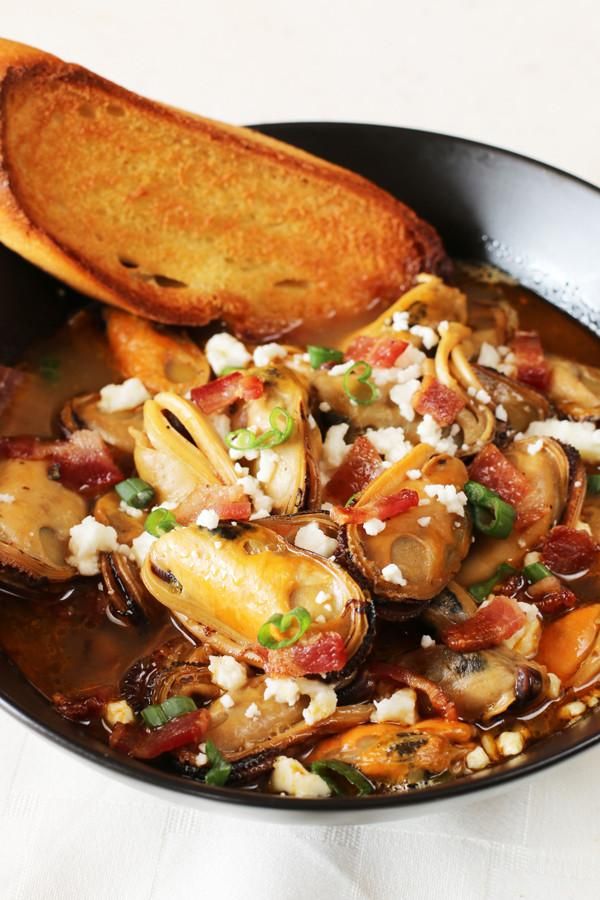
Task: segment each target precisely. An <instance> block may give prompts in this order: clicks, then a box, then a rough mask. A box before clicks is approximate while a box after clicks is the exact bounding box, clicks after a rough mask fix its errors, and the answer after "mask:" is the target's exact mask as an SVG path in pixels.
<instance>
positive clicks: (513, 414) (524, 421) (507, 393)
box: [473, 365, 551, 443]
mask: <svg viewBox="0 0 600 900" xmlns="http://www.w3.org/2000/svg"><path fill="white" fill-rule="evenodd" d="M473 368H474V370H475V372H476V373H477V376H478V378H479V380H480V381H481V384H482V385H483V387H484V388H485V390H486V391H487V392H488V394H489V395H490V397H491V398H492V404H493V406H494V408H496V407H497V406H499V405H502V406H503V407H504V409H505V410H506V414H507V420H506V421H505V422H503V421H499V422H498V428H497V432H496V437H497V439H499V440H497V442H498V443H506V439H507V437H508V435H509V434H510V433H512V434H516V433H518V432H524V431H527V428H528V427H529V425H530V424H531V422H535V421H537V420H539V419H547V418H548V417H549V416H550V414H551V407H550V404H549V403H548V401H547V399H546V398H545V397H544V395H543V394H540V393H539V392H538V391H536V390H534V389H533V388H532V387H529V385H526V384H523V383H522V382H520V381H514V380H513V379H512V378H508V377H507V376H506V375H501V374H500V372H496V370H495V369H488V368H486V367H485V366H478V365H476V366H474V367H473Z"/></svg>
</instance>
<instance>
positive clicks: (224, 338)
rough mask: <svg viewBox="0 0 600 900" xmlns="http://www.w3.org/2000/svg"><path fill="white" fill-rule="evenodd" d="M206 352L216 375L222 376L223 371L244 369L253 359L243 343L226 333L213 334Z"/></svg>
mask: <svg viewBox="0 0 600 900" xmlns="http://www.w3.org/2000/svg"><path fill="white" fill-rule="evenodd" d="M204 352H205V354H206V358H207V360H208V364H209V366H210V367H211V369H212V370H213V372H214V373H215V375H220V374H221V372H222V371H223V369H229V368H234V369H243V368H245V367H246V366H247V365H248V363H249V362H250V360H251V359H252V357H251V356H250V354H249V353H248V351H247V350H246V348H245V347H244V345H243V344H242V342H241V341H238V339H237V338H234V336H233V335H232V334H228V333H227V332H226V331H221V332H220V333H219V334H213V336H212V337H211V338H209V339H208V340H207V342H206V347H205V348H204Z"/></svg>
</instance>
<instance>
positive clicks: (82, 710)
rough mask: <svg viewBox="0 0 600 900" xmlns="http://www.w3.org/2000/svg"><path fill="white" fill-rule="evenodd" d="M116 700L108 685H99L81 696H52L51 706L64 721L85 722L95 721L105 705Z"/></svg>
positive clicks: (112, 690) (113, 690) (58, 694)
mask: <svg viewBox="0 0 600 900" xmlns="http://www.w3.org/2000/svg"><path fill="white" fill-rule="evenodd" d="M116 698H117V692H116V691H115V689H114V688H113V687H111V686H110V685H100V686H99V687H95V688H92V689H91V690H89V691H86V692H85V693H81V694H73V695H72V696H69V695H68V694H61V693H59V692H57V693H56V694H52V705H53V706H54V708H55V709H56V711H57V712H58V713H59V714H60V715H61V716H63V717H64V718H65V719H70V720H71V721H73V722H87V721H89V720H90V719H96V718H98V717H99V716H100V715H101V714H102V711H103V709H104V707H105V705H106V704H107V703H109V702H110V701H111V700H115V699H116Z"/></svg>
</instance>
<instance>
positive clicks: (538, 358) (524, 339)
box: [512, 331, 550, 391]
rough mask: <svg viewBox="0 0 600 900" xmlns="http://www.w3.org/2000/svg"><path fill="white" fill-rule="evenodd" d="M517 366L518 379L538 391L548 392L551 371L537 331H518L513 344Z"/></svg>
mask: <svg viewBox="0 0 600 900" xmlns="http://www.w3.org/2000/svg"><path fill="white" fill-rule="evenodd" d="M512 348H513V352H514V354H515V359H516V364H517V378H518V379H519V381H523V382H524V383H525V384H530V385H531V387H534V388H536V389H537V390H538V391H547V390H548V385H549V384H550V369H549V367H548V363H547V362H546V360H545V358H544V351H543V349H542V344H541V342H540V338H539V335H538V334H537V332H535V331H517V333H516V334H515V336H514V339H513V344H512Z"/></svg>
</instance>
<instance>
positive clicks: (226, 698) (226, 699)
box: [219, 694, 235, 709]
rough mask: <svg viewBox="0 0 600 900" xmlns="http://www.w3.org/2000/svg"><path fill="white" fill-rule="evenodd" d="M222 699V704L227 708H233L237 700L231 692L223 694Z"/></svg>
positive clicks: (220, 698)
mask: <svg viewBox="0 0 600 900" xmlns="http://www.w3.org/2000/svg"><path fill="white" fill-rule="evenodd" d="M219 700H220V701H221V706H224V707H225V709H231V707H232V706H235V700H234V699H233V697H232V696H231V694H223V696H222V697H219Z"/></svg>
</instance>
